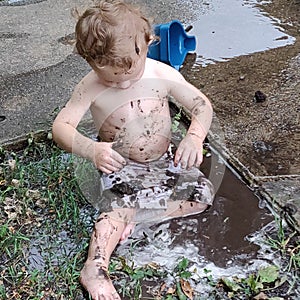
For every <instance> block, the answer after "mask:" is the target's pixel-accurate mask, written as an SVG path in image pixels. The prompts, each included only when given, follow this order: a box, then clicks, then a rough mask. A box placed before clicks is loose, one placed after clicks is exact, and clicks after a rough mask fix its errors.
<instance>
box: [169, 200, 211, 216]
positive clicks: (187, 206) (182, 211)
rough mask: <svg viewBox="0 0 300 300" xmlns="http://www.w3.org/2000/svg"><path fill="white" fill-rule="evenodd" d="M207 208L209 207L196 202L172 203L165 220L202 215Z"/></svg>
mask: <svg viewBox="0 0 300 300" xmlns="http://www.w3.org/2000/svg"><path fill="white" fill-rule="evenodd" d="M207 207H208V205H207V204H205V203H200V202H194V201H174V202H171V201H170V203H168V209H167V213H166V219H165V220H168V219H173V218H178V217H187V216H192V215H196V214H200V213H202V212H203V211H205V210H206V208H207Z"/></svg>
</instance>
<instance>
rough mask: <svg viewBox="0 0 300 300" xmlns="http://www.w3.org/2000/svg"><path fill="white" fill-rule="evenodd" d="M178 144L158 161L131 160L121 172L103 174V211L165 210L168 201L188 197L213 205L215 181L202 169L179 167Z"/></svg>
mask: <svg viewBox="0 0 300 300" xmlns="http://www.w3.org/2000/svg"><path fill="white" fill-rule="evenodd" d="M174 151H175V149H174V147H173V145H171V146H170V149H169V150H168V151H167V152H166V153H165V154H164V155H163V156H162V157H161V158H160V159H159V160H157V161H153V162H148V163H137V162H134V161H130V160H129V161H128V162H127V165H126V166H125V167H124V168H123V169H122V170H121V171H119V172H116V173H113V174H102V177H101V194H102V195H101V200H100V202H101V203H99V205H98V207H99V208H100V210H102V211H109V210H112V209H118V208H135V209H137V210H143V211H144V210H151V211H153V213H154V214H155V213H158V211H157V212H155V210H165V209H166V208H167V205H168V201H174V200H187V201H195V202H200V203H205V204H207V205H211V204H212V202H213V198H214V189H213V185H212V183H211V182H210V181H209V180H208V179H207V178H206V177H205V176H204V174H203V173H202V172H201V171H200V170H199V169H198V168H195V167H193V168H191V169H190V170H185V169H181V168H180V166H177V167H175V166H174V164H173V160H174V154H173V153H174ZM148 213H149V212H148Z"/></svg>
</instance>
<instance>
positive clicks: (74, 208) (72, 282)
mask: <svg viewBox="0 0 300 300" xmlns="http://www.w3.org/2000/svg"><path fill="white" fill-rule="evenodd" d="M176 129H177V128H176ZM0 207H1V209H0V249H1V253H0V275H1V276H0V299H3V300H5V299H24V300H27V299H31V300H33V299H44V300H46V299H49V300H50V299H88V296H87V294H86V293H85V292H83V290H82V288H81V286H80V284H79V282H78V278H79V272H80V270H81V268H82V266H83V263H84V261H85V258H86V255H87V248H88V242H89V235H90V232H91V228H92V226H93V222H94V219H95V216H96V213H97V211H96V210H95V209H94V208H93V207H92V206H91V205H89V204H88V203H87V202H86V200H85V198H84V195H83V194H82V192H81V190H80V188H79V186H78V183H77V181H76V177H75V176H74V168H73V157H72V156H70V155H68V154H66V153H65V152H64V151H62V150H60V149H59V148H57V147H56V146H55V145H54V144H53V143H52V141H51V140H50V141H46V142H36V141H35V140H34V139H32V138H31V139H29V140H28V146H27V147H26V148H25V149H23V150H21V151H19V152H13V151H9V150H4V149H0ZM266 243H268V244H269V245H270V247H272V248H273V249H274V251H277V252H279V253H280V254H281V256H282V258H283V261H284V262H285V263H284V264H283V267H282V268H281V269H279V268H278V267H277V266H275V265H271V266H270V267H268V268H262V269H260V270H257V272H255V273H253V274H250V275H249V276H248V277H247V278H236V277H234V276H233V277H231V278H218V279H214V278H213V277H212V276H211V271H210V270H205V274H206V276H205V277H203V278H197V277H195V274H194V272H193V270H191V269H190V266H191V263H190V262H189V261H188V260H187V259H186V258H184V257H182V259H181V260H179V261H178V264H177V266H176V267H175V268H174V269H173V270H172V271H167V270H165V269H163V268H162V267H161V266H158V265H155V264H149V265H146V266H143V267H140V266H139V267H137V266H135V264H134V261H133V260H132V259H131V258H130V257H127V258H125V257H117V256H114V257H113V259H112V261H111V264H110V274H111V277H112V279H113V280H114V283H115V284H116V286H117V288H118V290H119V293H120V294H121V295H122V296H123V297H124V298H126V299H130V300H132V299H140V297H141V294H143V295H144V296H143V299H166V300H177V299H179V300H187V299H192V298H194V299H202V298H201V295H199V294H197V293H196V292H195V291H194V287H195V285H196V284H198V283H199V282H203V284H206V285H209V286H210V287H211V290H210V292H209V297H210V299H222V300H224V299H250V298H251V297H255V296H256V295H259V294H260V295H263V294H264V295H268V297H269V298H265V299H277V300H278V299H284V298H282V297H283V296H282V295H283V294H284V293H287V292H289V291H290V290H292V289H293V287H294V286H295V284H299V283H297V282H292V279H291V278H298V277H299V258H300V254H299V247H300V246H299V237H298V236H297V235H296V233H294V232H292V231H291V230H290V229H288V228H286V227H285V226H284V223H283V221H282V219H280V218H279V219H278V220H277V231H276V232H275V233H273V234H272V235H270V236H269V237H268V238H267V239H266ZM132 247H133V248H134V247H138V245H133V246H132ZM286 272H289V274H292V275H293V277H287V276H285V273H286ZM297 276H298V277H297ZM295 280H297V279H295ZM262 293H263V294H262ZM272 297H273V298H272ZM275 297H279V298H275ZM253 299H255V298H253Z"/></svg>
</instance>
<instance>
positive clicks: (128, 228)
mask: <svg viewBox="0 0 300 300" xmlns="http://www.w3.org/2000/svg"><path fill="white" fill-rule="evenodd" d="M134 227H135V223H129V224H128V225H126V227H125V229H124V231H123V232H122V234H121V237H120V243H122V242H125V241H126V239H127V238H128V237H129V236H130V235H131V234H132V233H133V230H134Z"/></svg>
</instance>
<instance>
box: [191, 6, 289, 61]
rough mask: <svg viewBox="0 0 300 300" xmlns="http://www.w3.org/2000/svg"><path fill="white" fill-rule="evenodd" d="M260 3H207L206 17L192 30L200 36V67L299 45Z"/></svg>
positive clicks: (198, 57) (198, 44) (198, 56)
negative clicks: (259, 6)
mask: <svg viewBox="0 0 300 300" xmlns="http://www.w3.org/2000/svg"><path fill="white" fill-rule="evenodd" d="M256 4H257V1H254V0H252V1H251V0H250V1H241V0H223V1H218V0H214V1H206V2H205V5H206V6H207V10H206V11H205V14H204V15H202V16H201V17H200V18H199V21H196V22H195V23H193V29H192V30H191V31H190V34H192V35H195V36H196V37H197V48H196V52H197V59H196V64H200V65H202V66H206V65H207V64H211V63H216V62H222V61H227V60H229V59H230V58H233V57H238V56H241V55H248V54H251V53H255V52H260V51H265V50H268V49H273V48H278V47H283V46H287V45H291V44H293V43H294V42H295V38H294V37H292V36H290V35H289V34H287V33H286V32H285V30H284V29H283V28H282V27H281V24H280V20H278V19H275V18H272V17H271V16H269V15H267V14H266V13H264V12H263V11H261V10H260V9H259V8H257V7H256V6H255V5H256Z"/></svg>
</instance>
